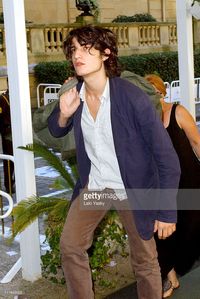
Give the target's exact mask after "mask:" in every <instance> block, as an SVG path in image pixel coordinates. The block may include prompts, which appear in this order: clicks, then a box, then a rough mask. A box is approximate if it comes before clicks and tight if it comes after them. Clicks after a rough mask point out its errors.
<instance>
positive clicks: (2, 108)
mask: <svg viewBox="0 0 200 299" xmlns="http://www.w3.org/2000/svg"><path fill="white" fill-rule="evenodd" d="M0 134H1V139H2V149H3V154H5V155H11V156H12V155H13V146H12V133H11V119H10V102H9V91H8V89H7V90H6V92H5V93H3V94H1V95H0ZM3 170H4V186H5V189H6V192H7V193H9V194H12V193H14V192H15V178H14V164H13V162H10V161H8V160H3Z"/></svg>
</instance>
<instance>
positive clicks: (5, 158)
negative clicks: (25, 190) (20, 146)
mask: <svg viewBox="0 0 200 299" xmlns="http://www.w3.org/2000/svg"><path fill="white" fill-rule="evenodd" d="M0 159H2V160H9V161H12V162H14V157H13V156H11V155H4V154H0ZM0 196H2V197H5V198H6V199H7V200H8V204H9V206H8V208H7V210H6V212H5V213H4V211H2V214H1V215H0V219H5V218H6V217H8V216H10V214H11V212H12V209H13V199H12V197H11V195H10V194H8V193H7V192H4V191H2V190H0ZM2 209H3V207H2Z"/></svg>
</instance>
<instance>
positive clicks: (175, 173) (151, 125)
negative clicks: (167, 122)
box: [135, 94, 181, 222]
mask: <svg viewBox="0 0 200 299" xmlns="http://www.w3.org/2000/svg"><path fill="white" fill-rule="evenodd" d="M135 116H136V117H137V123H138V124H139V128H140V132H141V134H142V136H143V138H144V141H145V144H146V146H147V147H149V149H150V151H151V153H152V155H153V159H154V161H155V163H156V166H157V169H158V175H159V188H160V190H159V191H160V196H159V208H158V214H157V220H160V221H163V222H176V220H177V211H176V208H177V206H176V196H177V191H178V186H179V180H180V173H181V170H180V164H179V159H178V156H177V153H176V151H175V149H174V147H173V144H172V141H171V139H170V137H169V134H168V132H167V130H166V129H165V128H164V126H163V123H162V121H161V120H160V118H159V117H158V114H157V113H156V111H155V109H154V107H153V106H152V105H151V103H150V102H149V99H148V97H147V96H146V95H145V94H144V95H143V99H140V100H139V101H138V102H137V104H136V106H135Z"/></svg>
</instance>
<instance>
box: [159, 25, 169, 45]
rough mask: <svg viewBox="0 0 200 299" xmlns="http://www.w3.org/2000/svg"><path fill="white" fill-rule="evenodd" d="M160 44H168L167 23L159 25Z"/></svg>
mask: <svg viewBox="0 0 200 299" xmlns="http://www.w3.org/2000/svg"><path fill="white" fill-rule="evenodd" d="M160 44H161V46H166V45H167V46H169V29H168V25H160Z"/></svg>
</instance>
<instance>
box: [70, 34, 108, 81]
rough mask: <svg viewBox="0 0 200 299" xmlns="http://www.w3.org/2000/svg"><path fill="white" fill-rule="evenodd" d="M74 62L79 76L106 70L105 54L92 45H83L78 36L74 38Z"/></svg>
mask: <svg viewBox="0 0 200 299" xmlns="http://www.w3.org/2000/svg"><path fill="white" fill-rule="evenodd" d="M71 48H72V63H73V65H74V69H75V71H76V74H77V75H78V76H82V77H85V76H88V75H91V74H93V73H98V72H101V70H104V63H103V60H104V56H103V57H102V56H101V55H100V51H99V50H96V49H95V48H94V47H92V48H91V45H81V44H79V42H78V41H77V39H76V38H73V40H72V47H71Z"/></svg>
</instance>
